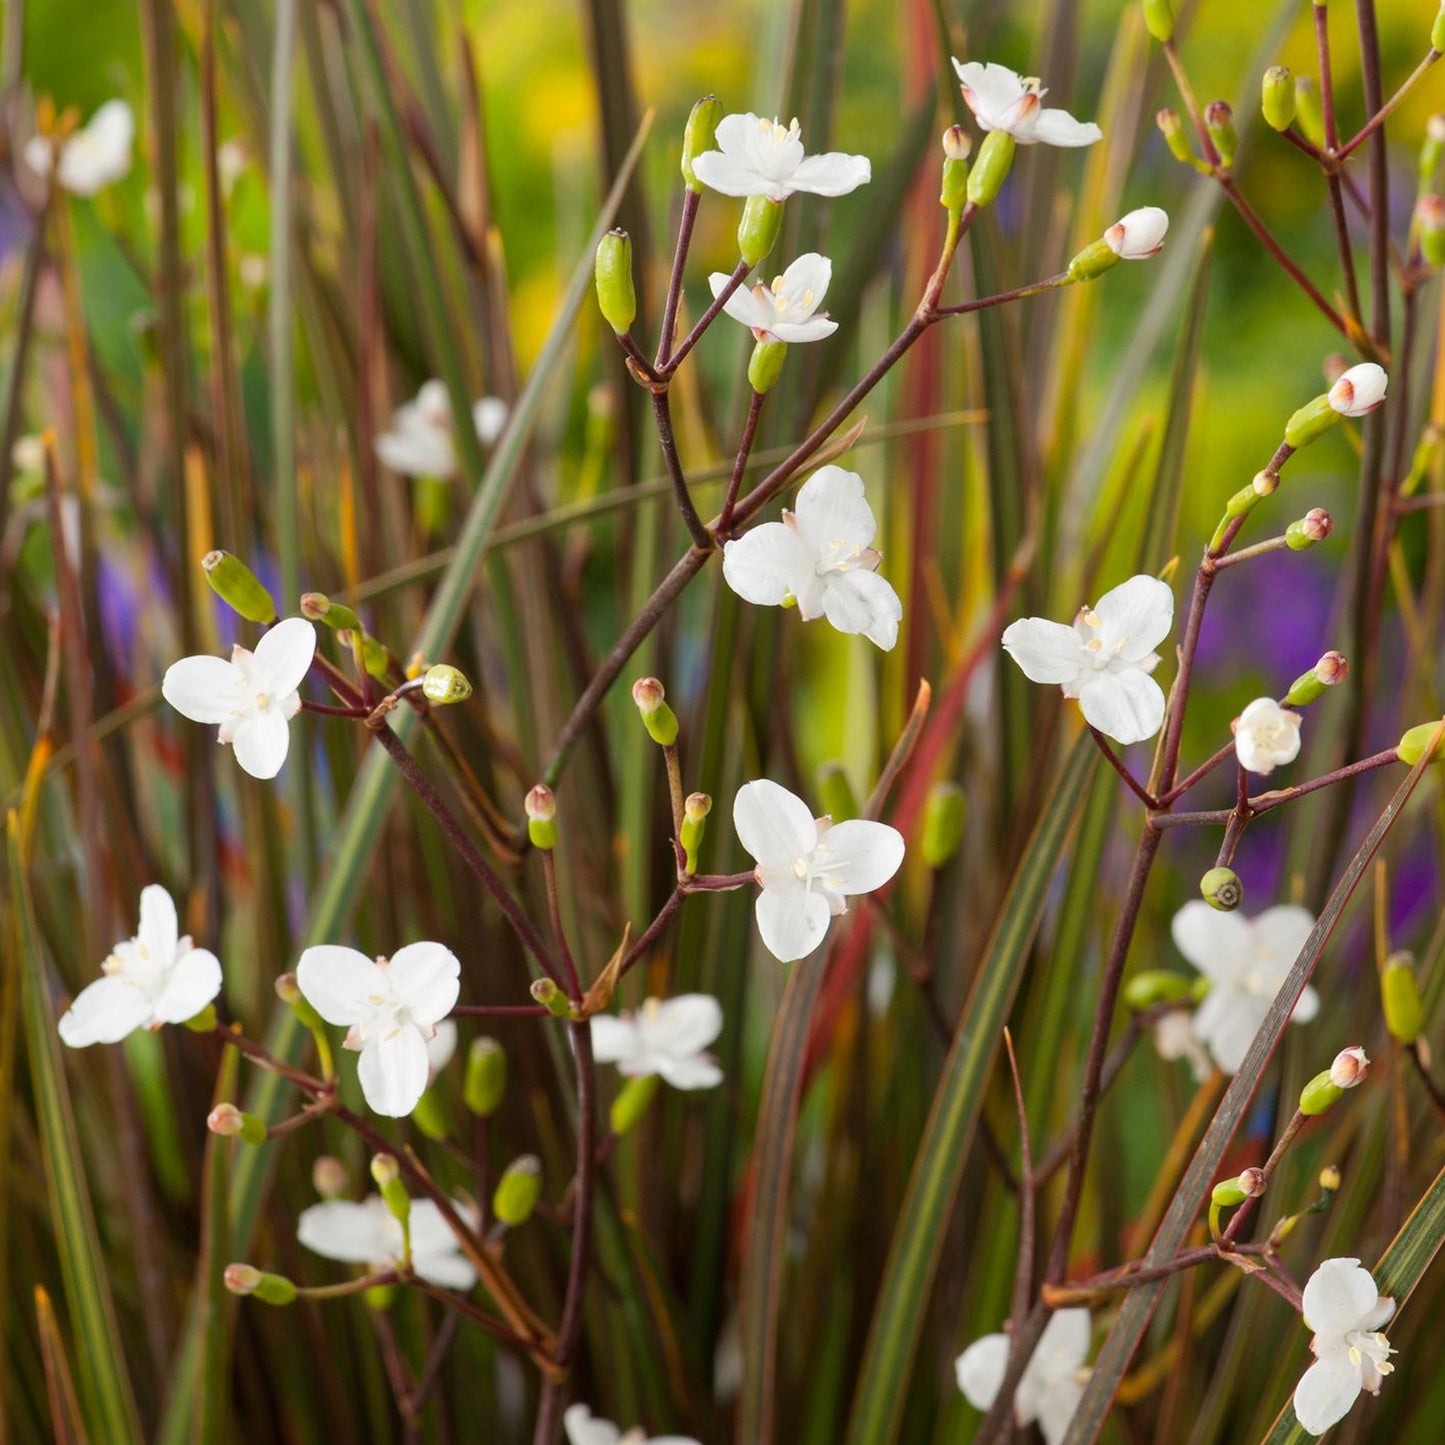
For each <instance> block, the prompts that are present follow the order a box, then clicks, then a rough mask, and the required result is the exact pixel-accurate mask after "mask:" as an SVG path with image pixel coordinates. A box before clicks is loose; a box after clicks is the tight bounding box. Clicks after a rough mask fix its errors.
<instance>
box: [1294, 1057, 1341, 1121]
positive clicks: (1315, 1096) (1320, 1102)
mask: <svg viewBox="0 0 1445 1445" xmlns="http://www.w3.org/2000/svg"><path fill="white" fill-rule="evenodd" d="M1344 1092H1345V1091H1344V1090H1343V1089H1342V1088H1341V1087H1340V1086H1339V1085H1338V1084H1337V1083H1335V1081H1334V1080H1333V1079H1332V1078H1330V1071H1329V1070H1328V1069H1326V1070H1325V1071H1324V1073H1322V1074H1316V1075H1315V1076H1314V1078H1312V1079H1311V1080H1310V1081H1309V1083H1307V1084H1306V1085H1305V1086H1304V1088H1303V1089H1302V1090H1301V1091H1300V1096H1299V1111H1300V1113H1301V1114H1304V1115H1306V1116H1307V1117H1309V1118H1314V1116H1315V1115H1317V1114H1323V1113H1325V1112H1326V1111H1327V1110H1329V1109H1332V1108H1333V1107H1334V1106H1335V1104H1337V1103H1338V1102H1339V1100H1340V1096H1341V1095H1342V1094H1343V1093H1344Z"/></svg>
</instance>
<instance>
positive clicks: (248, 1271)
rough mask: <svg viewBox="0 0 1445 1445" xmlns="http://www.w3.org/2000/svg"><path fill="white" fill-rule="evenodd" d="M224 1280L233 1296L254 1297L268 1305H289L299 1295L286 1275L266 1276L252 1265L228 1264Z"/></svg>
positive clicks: (223, 1276)
mask: <svg viewBox="0 0 1445 1445" xmlns="http://www.w3.org/2000/svg"><path fill="white" fill-rule="evenodd" d="M222 1278H223V1279H224V1281H225V1285H226V1288H227V1289H228V1290H230V1292H231V1293H232V1294H238V1295H253V1296H255V1298H256V1299H258V1300H260V1301H261V1303H262V1304H267V1305H289V1304H290V1303H291V1302H292V1300H294V1299H295V1298H296V1295H297V1293H298V1291H297V1289H296V1286H295V1285H294V1284H292V1283H291V1281H290V1280H289V1279H287V1278H286V1277H285V1276H284V1275H280V1274H266V1273H265V1272H263V1271H262V1270H259V1269H257V1268H256V1267H255V1265H251V1264H228V1265H227V1266H226V1269H225V1273H224V1274H223V1275H222Z"/></svg>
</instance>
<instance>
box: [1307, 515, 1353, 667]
mask: <svg viewBox="0 0 1445 1445" xmlns="http://www.w3.org/2000/svg"><path fill="white" fill-rule="evenodd" d="M1300 530H1301V531H1302V532H1303V533H1304V534H1305V536H1306V537H1308V538H1309V539H1310V541H1311V542H1323V541H1324V540H1325V538H1326V537H1328V536H1329V535H1330V533H1331V532H1333V531H1334V530H1335V519H1334V518H1333V517H1331V516H1330V514H1329V513H1328V512H1327V511H1325V509H1324V508H1323V507H1311V508H1310V509H1309V511H1308V512H1306V513H1305V514H1304V516H1303V517H1301V518H1300ZM1336 655H1337V656H1338V654H1336ZM1340 660H1341V661H1343V660H1344V659H1343V658H1341V659H1340Z"/></svg>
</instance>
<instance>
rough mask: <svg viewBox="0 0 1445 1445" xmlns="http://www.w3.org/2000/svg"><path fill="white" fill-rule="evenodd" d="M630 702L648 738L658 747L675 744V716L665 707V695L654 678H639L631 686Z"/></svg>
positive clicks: (676, 729)
mask: <svg viewBox="0 0 1445 1445" xmlns="http://www.w3.org/2000/svg"><path fill="white" fill-rule="evenodd" d="M632 700H633V702H635V703H636V704H637V711H638V713H639V714H640V715H641V717H642V725H643V727H645V728H646V729H647V734H648V736H649V737H650V738H651V739H652V740H653V742H655V743H656V744H658V746H659V747H664V748H670V747H672V745H673V744H674V743H676V742H677V731H678V728H677V714H676V713H675V712H673V710H672V709H671V708H670V707H668V705H667V693H666V692H665V691H664V690H663V686H662V684H661V683H660V682H659V681H658V680H657V679H656V678H655V677H640V678H638V679H637V681H636V682H634V683H633V684H632Z"/></svg>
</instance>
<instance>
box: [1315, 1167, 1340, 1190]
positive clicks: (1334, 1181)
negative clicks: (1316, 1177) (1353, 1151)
mask: <svg viewBox="0 0 1445 1445" xmlns="http://www.w3.org/2000/svg"><path fill="white" fill-rule="evenodd" d="M1344 1182H1345V1181H1344V1176H1343V1175H1341V1173H1340V1170H1339V1166H1338V1165H1336V1164H1326V1165H1325V1167H1324V1168H1323V1169H1321V1170H1320V1188H1321V1189H1323V1190H1324V1192H1325V1193H1326V1194H1338V1193H1339V1192H1340V1186H1341V1185H1342V1184H1343V1183H1344Z"/></svg>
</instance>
